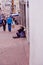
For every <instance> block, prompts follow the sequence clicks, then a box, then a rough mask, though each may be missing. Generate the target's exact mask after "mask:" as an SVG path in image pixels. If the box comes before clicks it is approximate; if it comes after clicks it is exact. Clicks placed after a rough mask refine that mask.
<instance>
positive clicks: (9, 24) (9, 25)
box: [7, 17, 12, 32]
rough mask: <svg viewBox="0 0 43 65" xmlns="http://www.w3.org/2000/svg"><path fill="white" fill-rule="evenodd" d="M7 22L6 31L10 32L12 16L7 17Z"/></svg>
mask: <svg viewBox="0 0 43 65" xmlns="http://www.w3.org/2000/svg"><path fill="white" fill-rule="evenodd" d="M7 23H8V31H9V32H11V24H12V18H11V17H8V18H7Z"/></svg>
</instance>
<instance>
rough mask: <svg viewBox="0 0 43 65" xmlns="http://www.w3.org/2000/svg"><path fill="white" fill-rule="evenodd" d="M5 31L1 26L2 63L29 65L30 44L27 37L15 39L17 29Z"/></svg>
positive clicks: (0, 63) (0, 46)
mask: <svg viewBox="0 0 43 65" xmlns="http://www.w3.org/2000/svg"><path fill="white" fill-rule="evenodd" d="M17 28H18V27H17V26H15V29H12V32H9V31H8V30H6V31H5V32H4V31H3V29H2V27H0V65H29V44H28V43H27V40H26V38H18V39H13V36H16V31H17V30H16V29H17Z"/></svg>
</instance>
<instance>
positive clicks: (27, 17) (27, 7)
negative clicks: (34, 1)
mask: <svg viewBox="0 0 43 65" xmlns="http://www.w3.org/2000/svg"><path fill="white" fill-rule="evenodd" d="M27 1H28V4H29V0H26V36H27V41H28V43H29V6H27Z"/></svg>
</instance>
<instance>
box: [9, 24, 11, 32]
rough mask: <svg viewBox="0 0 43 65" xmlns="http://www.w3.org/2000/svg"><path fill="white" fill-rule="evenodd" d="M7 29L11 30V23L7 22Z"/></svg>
mask: <svg viewBox="0 0 43 65" xmlns="http://www.w3.org/2000/svg"><path fill="white" fill-rule="evenodd" d="M8 30H9V32H11V24H8Z"/></svg>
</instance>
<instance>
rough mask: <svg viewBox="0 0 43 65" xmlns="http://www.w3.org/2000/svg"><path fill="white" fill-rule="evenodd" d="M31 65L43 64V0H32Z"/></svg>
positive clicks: (30, 15)
mask: <svg viewBox="0 0 43 65" xmlns="http://www.w3.org/2000/svg"><path fill="white" fill-rule="evenodd" d="M29 3H30V6H29V8H30V9H29V19H30V20H29V23H30V65H43V0H30V2H29Z"/></svg>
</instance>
